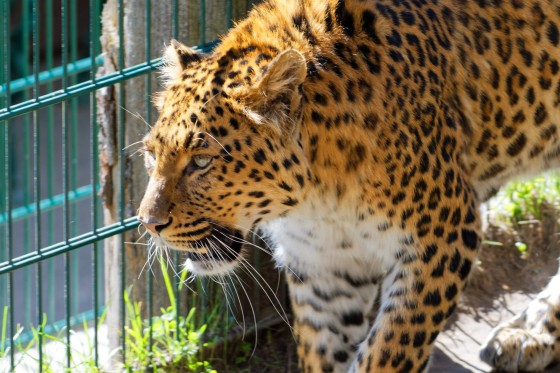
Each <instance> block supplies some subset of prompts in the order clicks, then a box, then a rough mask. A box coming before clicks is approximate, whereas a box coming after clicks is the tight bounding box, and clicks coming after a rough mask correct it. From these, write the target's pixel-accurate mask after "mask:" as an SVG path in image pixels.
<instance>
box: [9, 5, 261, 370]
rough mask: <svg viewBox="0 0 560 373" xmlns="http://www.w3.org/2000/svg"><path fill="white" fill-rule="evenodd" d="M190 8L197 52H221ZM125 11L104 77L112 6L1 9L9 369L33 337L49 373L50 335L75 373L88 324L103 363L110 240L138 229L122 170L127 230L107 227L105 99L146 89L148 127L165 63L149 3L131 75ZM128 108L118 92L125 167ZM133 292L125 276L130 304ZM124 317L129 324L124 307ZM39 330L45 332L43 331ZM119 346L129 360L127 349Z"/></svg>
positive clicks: (120, 224) (122, 217) (122, 216)
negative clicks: (133, 85)
mask: <svg viewBox="0 0 560 373" xmlns="http://www.w3.org/2000/svg"><path fill="white" fill-rule="evenodd" d="M185 1H197V2H199V7H198V8H199V12H200V14H199V16H200V18H199V27H200V30H199V31H200V32H199V40H198V41H199V44H200V45H201V47H200V48H199V49H202V50H204V51H208V50H210V49H211V48H212V43H208V44H205V43H207V41H208V38H209V37H210V38H212V37H213V36H211V35H208V33H207V31H206V27H205V20H206V19H207V15H206V14H205V13H206V1H205V0H185ZM117 2H118V20H119V22H118V25H119V30H118V35H119V50H118V61H117V62H118V68H117V69H116V71H115V72H114V73H110V74H106V75H102V76H97V74H96V71H97V68H98V67H99V66H101V65H102V63H103V57H102V56H101V45H100V41H99V40H100V33H101V24H100V19H101V11H102V7H103V5H104V3H105V1H103V0H88V1H82V0H41V1H39V0H15V1H13V0H0V41H1V44H0V151H1V152H2V154H1V155H0V327H1V328H2V329H1V330H0V370H2V369H5V370H7V371H13V370H17V369H16V368H17V364H18V359H19V357H18V353H17V351H16V349H15V348H11V347H13V345H14V343H15V342H14V341H16V340H17V341H19V343H24V342H25V341H26V339H27V340H29V339H30V338H36V339H37V344H38V346H37V348H36V362H35V364H36V369H35V370H34V371H42V370H43V368H44V364H43V363H44V359H45V357H44V345H45V344H46V343H47V341H45V340H43V332H47V329H48V330H55V329H57V328H59V329H60V330H61V331H60V333H62V334H60V333H59V334H60V335H61V338H62V339H64V340H65V346H66V358H65V362H64V364H65V367H66V369H71V368H72V366H73V365H72V364H73V362H72V357H71V355H72V346H71V329H72V327H73V326H75V325H76V324H78V325H79V324H81V322H82V320H86V321H87V322H88V323H89V324H88V325H90V326H91V328H92V333H93V335H92V343H93V354H94V360H95V364H96V365H98V364H99V351H98V350H99V349H98V344H99V336H98V330H99V328H98V323H99V320H100V317H101V315H102V313H103V312H104V311H103V310H104V286H103V283H104V268H103V255H104V254H103V242H104V240H105V239H108V238H110V237H114V236H119V235H120V237H121V238H120V240H121V243H122V246H123V247H124V246H125V245H124V241H125V238H124V235H123V233H124V232H127V231H130V230H133V229H135V228H136V227H138V222H137V220H136V217H135V216H133V214H131V213H130V212H129V211H127V209H126V208H125V202H126V201H125V197H123V196H124V195H125V193H124V188H125V185H124V179H123V174H124V172H125V170H124V166H123V164H124V162H120V169H119V170H118V172H117V174H118V178H120V182H119V183H118V184H119V186H118V187H119V188H121V190H120V193H119V195H120V197H119V198H120V200H119V201H118V204H119V208H118V221H117V222H116V223H114V224H109V225H105V224H104V223H103V212H102V211H103V210H102V206H101V198H100V197H99V193H100V188H101V186H100V185H101V181H100V180H99V171H100V170H99V169H100V165H99V152H98V149H99V143H98V135H99V134H98V131H99V129H98V125H97V114H98V107H97V102H96V91H98V90H99V89H101V88H103V87H108V86H112V85H122V84H124V82H125V81H127V80H130V79H145V87H146V92H145V93H144V96H145V108H144V112H143V113H140V115H141V116H143V117H144V118H146V119H147V120H148V121H150V120H152V119H153V118H154V113H153V112H152V109H151V103H150V95H151V93H152V89H153V83H152V74H151V73H152V72H154V70H156V69H157V68H158V67H159V66H160V65H161V60H160V59H159V58H154V57H155V56H154V55H153V53H152V52H151V51H152V49H153V45H152V40H151V38H150V27H151V19H150V15H151V6H152V3H151V1H150V0H145V1H144V12H145V16H146V19H145V28H146V35H147V37H146V39H145V51H144V55H145V59H144V62H142V63H139V64H136V65H134V66H125V58H124V48H123V45H124V44H123V43H124V40H123V38H124V32H123V19H124V11H123V9H124V6H125V4H124V3H125V2H124V0H117ZM169 3H170V4H171V6H172V7H173V14H174V15H175V16H174V18H173V19H172V21H171V22H172V28H171V29H172V32H171V33H170V35H169V38H171V37H177V35H178V34H179V33H178V27H179V24H178V22H179V21H178V20H179V18H178V14H179V8H180V6H179V2H178V0H169ZM251 5H252V4H251V2H250V1H249V2H246V6H247V7H249V6H251ZM226 13H227V19H228V27H229V25H230V20H231V18H232V1H226ZM162 47H163V45H162ZM124 102H125V92H124V89H119V90H118V97H117V104H118V106H119V109H118V116H117V118H118V122H119V123H118V125H119V131H118V134H117V136H118V138H117V139H116V141H117V146H118V150H119V154H118V158H119V159H123V157H128V156H129V154H130V152H129V151H127V150H125V148H126V145H127V144H125V140H124V139H125V138H124V136H123V133H124V130H125V128H124V119H123V118H124V117H125V111H126V108H125V107H124ZM146 130H147V128H146ZM175 259H176V260H177V259H179V258H178V255H175ZM125 264H126V263H122V265H123V266H124V265H125ZM123 268H124V267H123ZM123 272H124V271H123ZM123 276H124V275H123ZM145 281H147V289H148V290H147V291H148V297H147V302H148V304H147V314H146V315H147V317H148V318H149V319H150V317H151V316H152V315H153V309H154V308H155V307H159V306H158V305H153V304H151V291H152V288H153V284H152V276H146V279H145ZM177 284H178V282H176V284H175V285H176V289H177ZM195 286H198V287H200V286H202V285H201V284H198V285H195ZM125 287H126V284H125V281H124V277H123V280H122V282H121V290H122V291H121V293H122V294H124V291H125ZM120 301H121V302H124V299H123V298H122V297H121V300H120ZM197 302H204V301H203V300H199V301H197ZM191 303H192V302H191ZM199 306H200V307H202V308H204V307H205V305H204V304H201V305H199ZM155 309H157V308H155ZM121 310H122V311H121V312H123V315H122V319H125V315H124V306H122V307H121ZM30 325H34V326H35V328H37V329H36V332H35V333H33V331H32V330H30V328H29V326H30ZM22 327H23V329H22ZM121 333H122V334H124V324H123V325H122V329H121ZM150 338H151V337H150ZM150 341H151V339H150ZM121 343H122V352H123V353H124V351H126V346H124V339H122V342H121ZM150 343H151V342H150Z"/></svg>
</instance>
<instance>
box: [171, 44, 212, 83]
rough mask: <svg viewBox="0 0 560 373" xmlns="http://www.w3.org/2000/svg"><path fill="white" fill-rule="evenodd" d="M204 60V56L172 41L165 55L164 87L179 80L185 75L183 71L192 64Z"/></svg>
mask: <svg viewBox="0 0 560 373" xmlns="http://www.w3.org/2000/svg"><path fill="white" fill-rule="evenodd" d="M202 58H204V54H202V53H198V52H197V51H195V50H194V49H191V48H189V47H187V46H186V45H184V44H181V43H179V42H178V41H177V40H175V39H172V40H171V43H170V44H169V46H168V47H167V48H165V52H164V53H163V60H164V65H163V67H162V69H161V71H162V75H163V80H164V85H165V84H166V83H169V82H172V81H174V80H176V79H178V78H179V77H180V76H181V74H182V73H183V70H185V69H186V68H187V67H188V66H189V65H190V64H192V63H195V62H198V61H200V60H202Z"/></svg>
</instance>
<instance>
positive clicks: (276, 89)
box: [243, 49, 307, 132]
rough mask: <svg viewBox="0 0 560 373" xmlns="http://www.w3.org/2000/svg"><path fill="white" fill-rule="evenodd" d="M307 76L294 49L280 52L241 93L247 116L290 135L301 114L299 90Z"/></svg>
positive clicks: (301, 61)
mask: <svg viewBox="0 0 560 373" xmlns="http://www.w3.org/2000/svg"><path fill="white" fill-rule="evenodd" d="M306 76H307V67H306V62H305V57H304V56H303V55H302V54H301V53H300V52H298V51H296V50H293V49H288V50H285V51H283V52H282V53H280V54H279V55H278V56H276V57H275V58H274V59H273V60H272V62H271V63H270V64H269V65H268V66H267V68H266V69H265V70H264V71H263V73H262V74H261V76H260V77H259V78H258V79H257V80H256V81H255V83H254V84H253V85H252V86H251V87H250V88H249V89H248V90H247V91H246V92H245V93H244V97H243V101H244V103H245V105H246V106H247V109H248V112H249V114H250V115H251V116H253V117H254V118H255V119H257V121H261V122H267V123H270V124H272V125H274V126H276V127H278V129H280V130H281V131H282V132H284V131H285V130H289V131H291V129H293V123H294V121H295V120H296V119H297V116H298V115H299V113H300V111H301V102H302V93H301V86H302V83H303V82H304V80H305V77H306Z"/></svg>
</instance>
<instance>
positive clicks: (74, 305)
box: [67, 0, 95, 315]
mask: <svg viewBox="0 0 560 373" xmlns="http://www.w3.org/2000/svg"><path fill="white" fill-rule="evenodd" d="M69 10H70V24H69V26H70V29H69V30H70V31H71V32H70V37H69V38H68V39H67V42H70V47H69V48H68V49H69V52H70V53H69V54H70V56H69V57H70V62H75V61H76V60H77V59H78V32H77V30H78V27H77V21H76V14H77V11H78V10H77V6H76V0H70V9H69ZM93 66H95V65H92V68H93ZM76 81H77V79H76V74H72V76H71V78H70V84H71V85H74V84H76ZM70 118H71V123H70V131H71V132H70V133H71V149H70V154H71V156H70V165H71V167H70V169H71V172H70V190H74V189H76V188H77V186H78V182H77V179H78V178H77V169H78V101H77V98H73V99H71V100H70ZM70 217H71V220H74V221H75V220H76V219H77V218H78V209H77V206H76V203H72V204H71V209H70ZM76 232H77V224H76V223H74V224H72V225H71V227H70V234H71V235H72V236H75V235H76ZM78 260H79V255H78V253H73V254H72V266H71V276H70V277H71V278H72V283H73V284H74V285H76V286H73V287H72V295H71V297H72V302H71V313H72V314H73V315H75V314H76V313H78V300H79V297H78V293H77V292H78V291H79V289H80V287H79V285H78V284H79V282H80V276H79V273H78V271H77V270H76V269H77V268H79V267H78V264H79V263H78Z"/></svg>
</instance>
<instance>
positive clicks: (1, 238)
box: [0, 4, 9, 312]
mask: <svg viewBox="0 0 560 373" xmlns="http://www.w3.org/2000/svg"><path fill="white" fill-rule="evenodd" d="M0 7H1V9H2V11H3V10H4V8H3V4H0ZM6 23H9V19H8V14H7V13H2V14H1V15H0V40H5V39H6V38H8V37H9V34H5V33H4V31H5V27H4V25H5V24H6ZM7 63H8V60H6V58H5V56H4V47H3V46H0V84H4V82H5V81H6V79H5V77H4V72H5V70H4V66H5V65H6V64H7ZM4 106H7V105H6V104H5V99H4V96H3V95H0V107H4ZM5 125H6V122H5V121H0V149H4V148H5V144H7V140H6V139H5V138H4V135H5V133H4V126H5ZM0 152H1V154H2V156H3V155H4V152H3V151H0ZM0 175H2V180H1V181H0V191H1V193H0V211H1V212H4V211H5V206H4V202H5V200H6V196H5V190H4V186H5V180H4V177H5V160H4V159H2V160H1V161H0ZM6 229H7V226H6V224H4V225H2V226H0V244H1V245H5V243H6ZM5 251H6V250H0V261H2V262H3V261H5V260H7V257H6V255H7V253H6V252H5ZM6 278H7V276H0V302H1V303H2V304H3V305H5V304H6V303H5V302H7V299H8V298H7V295H8V294H7V292H6V291H7V289H6V285H7V284H6ZM0 311H1V312H4V309H3V307H2V310H0Z"/></svg>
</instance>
